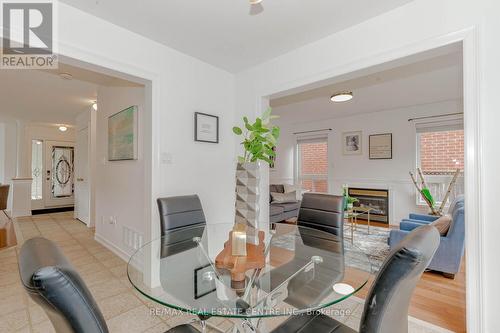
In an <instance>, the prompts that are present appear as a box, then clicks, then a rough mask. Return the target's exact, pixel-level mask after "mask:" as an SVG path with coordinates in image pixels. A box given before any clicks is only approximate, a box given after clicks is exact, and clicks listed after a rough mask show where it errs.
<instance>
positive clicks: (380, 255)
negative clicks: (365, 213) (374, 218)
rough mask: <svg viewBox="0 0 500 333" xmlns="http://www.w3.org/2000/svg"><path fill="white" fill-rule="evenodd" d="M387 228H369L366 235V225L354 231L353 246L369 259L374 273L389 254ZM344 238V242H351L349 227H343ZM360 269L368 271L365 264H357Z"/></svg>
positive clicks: (359, 226) (368, 268) (347, 225)
mask: <svg viewBox="0 0 500 333" xmlns="http://www.w3.org/2000/svg"><path fill="white" fill-rule="evenodd" d="M389 231H390V229H388V228H383V227H373V226H371V227H370V233H369V234H368V228H367V226H366V225H358V226H357V228H356V229H355V230H354V246H356V247H357V248H358V249H360V250H361V251H362V252H363V253H365V254H366V255H367V256H368V258H369V259H370V263H371V265H372V267H371V270H372V271H373V273H376V272H377V271H378V270H379V269H380V266H382V263H383V262H384V259H385V258H386V257H387V255H388V254H389V252H390V249H389V245H388V244H387V239H388V238H389ZM344 237H345V239H346V242H351V226H350V225H349V224H346V225H345V226H344ZM359 265H360V266H361V267H359V268H361V269H363V270H365V271H369V270H370V267H364V266H366V263H363V264H361V263H360V264H359Z"/></svg>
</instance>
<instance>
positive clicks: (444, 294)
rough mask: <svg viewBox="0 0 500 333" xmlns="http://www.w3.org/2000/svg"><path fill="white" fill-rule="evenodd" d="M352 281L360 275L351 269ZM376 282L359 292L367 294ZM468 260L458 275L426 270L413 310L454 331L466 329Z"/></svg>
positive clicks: (428, 320)
mask: <svg viewBox="0 0 500 333" xmlns="http://www.w3.org/2000/svg"><path fill="white" fill-rule="evenodd" d="M348 276H349V278H350V279H351V281H349V282H351V283H353V284H356V278H357V276H364V275H361V274H359V275H357V274H356V273H355V272H349V274H348ZM372 283H373V277H372V278H371V279H370V281H368V283H367V285H366V286H365V287H364V288H363V289H361V290H360V291H359V292H358V293H357V294H356V295H357V296H358V297H361V298H365V297H366V296H367V294H368V291H369V290H370V287H371V284H372ZM465 304H466V303H465V260H463V261H462V265H461V267H460V272H459V273H458V274H457V275H456V276H455V279H454V280H452V279H448V278H445V277H444V276H443V275H442V274H441V273H438V272H425V273H424V274H423V276H422V279H421V280H420V282H419V283H418V285H417V288H416V289H415V292H414V293H413V297H412V299H411V303H410V311H409V314H410V316H412V317H415V318H417V319H421V320H424V321H427V322H429V323H432V324H435V325H437V326H440V327H443V328H446V329H448V330H451V331H453V332H457V333H463V332H466V323H465V311H466V310H465Z"/></svg>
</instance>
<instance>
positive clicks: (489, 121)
mask: <svg viewBox="0 0 500 333" xmlns="http://www.w3.org/2000/svg"><path fill="white" fill-rule="evenodd" d="M499 6H500V4H499V3H498V2H497V1H493V0H478V1H468V0H458V1H457V0H439V1H436V0H419V1H412V2H410V3H409V4H407V5H405V6H402V7H399V8H397V9H395V10H393V11H390V12H388V13H386V14H383V15H380V16H378V17H375V18H373V19H370V20H367V21H365V22H363V23H361V24H359V25H356V26H354V27H351V28H348V29H345V30H343V31H341V32H339V33H336V34H334V35H331V36H329V37H327V38H325V39H322V40H320V41H317V42H315V43H311V44H309V45H306V46H304V47H301V48H299V49H297V50H294V51H292V52H289V53H287V54H285V55H283V56H280V57H277V58H275V59H273V60H271V61H269V62H267V63H264V64H262V65H259V66H256V67H254V68H252V69H250V70H247V71H245V72H242V73H240V74H239V75H237V78H236V81H237V85H236V89H237V91H236V96H237V98H236V101H237V105H236V109H237V110H238V112H240V113H241V114H255V113H258V112H260V111H261V104H262V101H261V97H262V96H267V95H271V94H274V93H277V92H281V91H285V90H287V89H292V88H296V87H299V86H302V85H306V84H310V83H312V82H315V81H319V80H324V79H328V78H331V77H334V76H338V75H341V74H344V73H348V72H351V71H352V70H357V69H360V68H359V64H363V66H366V67H369V66H371V65H375V64H377V63H376V62H377V60H376V59H381V58H382V55H383V54H387V53H388V52H394V53H393V54H394V56H396V53H398V52H399V51H401V54H403V52H404V51H403V50H402V48H404V47H406V46H408V45H416V44H420V45H424V44H426V43H429V41H433V42H434V41H435V40H436V38H439V37H443V36H446V35H447V34H450V33H453V32H457V31H462V30H464V29H468V28H470V27H473V26H475V27H476V28H477V30H476V36H477V37H478V47H477V49H476V50H475V51H477V54H478V56H479V73H478V75H479V77H478V79H479V80H480V81H479V84H480V90H479V92H480V99H479V103H480V108H481V118H480V138H479V140H480V142H481V143H482V149H481V152H480V153H481V156H482V160H481V161H480V162H479V163H480V168H481V171H482V174H481V179H482V184H481V193H480V200H481V203H482V207H483V208H484V209H483V216H482V221H481V223H482V225H483V226H484V231H483V232H484V238H483V239H482V240H479V241H480V243H481V244H482V252H483V253H484V258H483V261H482V262H481V267H482V275H483V278H484V280H483V282H484V285H483V286H482V287H483V288H484V290H483V292H484V296H485V299H484V300H483V301H484V306H485V318H484V323H483V324H484V331H485V332H498V331H500V317H499V316H498V315H497V314H496V312H497V311H496V310H497V309H498V304H497V298H498V295H500V284H499V283H498V281H499V280H500V268H499V266H498V265H497V258H496V253H499V252H500V243H499V242H498V234H500V224H499V223H497V222H496V221H497V217H496V212H495V210H494V209H491V207H495V206H496V205H497V201H498V200H497V198H498V197H500V174H499V173H498V165H500V154H498V152H497V151H498V148H497V147H496V145H495V144H493V143H494V142H499V141H500V131H499V130H498V124H499V123H500V112H498V110H499V109H500V100H499V99H498V96H497V95H498V94H497V91H498V87H499V86H500V75H498V73H500V62H499V61H498V59H500V46H499V44H498V31H500V20H498V13H499V11H500V8H499ZM428 45H430V44H428ZM467 47H474V45H467ZM396 57H397V56H396ZM467 70H468V69H467ZM471 102H473V101H471ZM466 103H468V101H467V100H466ZM466 126H467V124H466ZM469 156H472V155H469ZM469 223H478V222H477V221H469ZM476 286H478V285H476ZM475 294H477V292H476V290H471V291H470V293H469V295H470V296H473V295H475ZM469 310H470V311H476V310H477V308H470V309H469Z"/></svg>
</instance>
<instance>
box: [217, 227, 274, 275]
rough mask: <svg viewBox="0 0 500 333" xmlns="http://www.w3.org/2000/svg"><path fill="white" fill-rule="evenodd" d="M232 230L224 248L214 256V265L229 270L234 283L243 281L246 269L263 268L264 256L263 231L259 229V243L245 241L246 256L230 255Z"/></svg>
mask: <svg viewBox="0 0 500 333" xmlns="http://www.w3.org/2000/svg"><path fill="white" fill-rule="evenodd" d="M231 236H232V231H231V232H230V233H229V240H228V241H227V242H225V243H224V250H222V251H221V253H219V255H218V256H217V257H216V258H215V267H217V268H221V269H227V270H229V271H230V272H231V282H232V283H234V284H235V285H240V284H241V283H243V284H244V283H245V274H246V272H247V271H248V270H251V269H259V268H264V266H265V265H266V258H265V256H264V251H265V244H264V237H265V234H264V231H259V245H254V244H249V243H247V255H246V256H233V255H232V244H231V239H232V237H231Z"/></svg>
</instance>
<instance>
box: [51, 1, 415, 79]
mask: <svg viewBox="0 0 500 333" xmlns="http://www.w3.org/2000/svg"><path fill="white" fill-rule="evenodd" d="M61 1H62V2H64V3H66V4H68V5H70V6H73V7H76V8H79V9H81V10H83V11H86V12H88V13H90V14H92V15H95V16H98V17H100V18H103V19H104V20H106V21H109V22H112V23H114V24H116V25H119V26H121V27H124V28H126V29H128V30H131V31H134V32H136V33H138V34H140V35H143V36H145V37H147V38H150V39H153V40H155V41H158V42H160V43H163V44H165V45H167V46H170V47H172V48H175V49H177V50H179V51H181V52H183V53H186V54H189V55H191V56H194V57H196V58H198V59H201V60H203V61H205V62H207V63H210V64H213V65H215V66H217V67H219V68H223V69H225V70H227V71H230V72H238V71H241V70H244V69H245V68H249V67H251V66H253V65H256V64H259V63H262V62H265V61H267V60H270V59H272V58H275V57H277V56H279V55H281V54H284V53H286V52H289V51H291V50H293V49H295V48H298V47H300V46H302V45H305V44H308V43H311V42H314V41H316V40H319V39H321V38H323V37H326V36H328V35H330V34H333V33H335V32H337V31H340V30H343V29H345V28H347V27H349V26H353V25H356V24H358V23H360V22H362V21H365V20H367V19H369V18H372V17H374V16H377V15H380V14H382V13H384V12H387V11H389V10H392V9H394V8H396V7H398V6H401V5H403V4H406V3H408V2H410V1H411V0H378V1H366V0H349V1H346V0H264V1H263V2H262V4H263V6H264V11H263V12H262V13H260V14H258V15H250V14H249V12H250V10H249V9H250V5H249V2H248V0H216V1H213V0H212V1H207V0H163V1H158V0H141V1H131V0H93V1H89V0H61ZM117 8H119V10H117Z"/></svg>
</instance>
